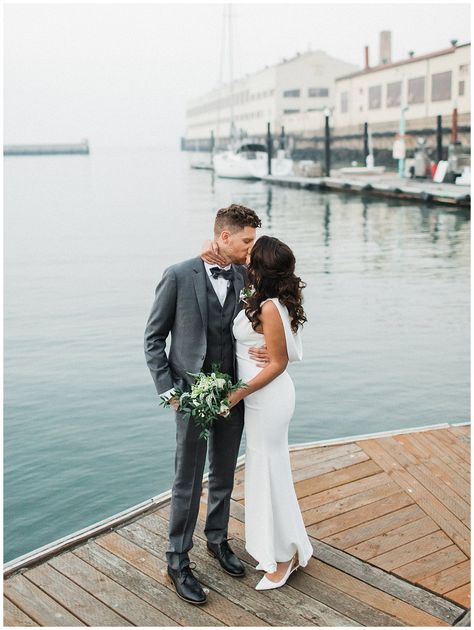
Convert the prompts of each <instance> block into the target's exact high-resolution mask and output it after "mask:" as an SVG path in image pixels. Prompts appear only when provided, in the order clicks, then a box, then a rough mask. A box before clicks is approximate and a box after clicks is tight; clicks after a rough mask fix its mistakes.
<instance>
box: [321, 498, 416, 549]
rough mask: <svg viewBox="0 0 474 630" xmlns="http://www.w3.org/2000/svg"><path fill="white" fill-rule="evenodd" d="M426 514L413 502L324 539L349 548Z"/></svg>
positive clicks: (334, 544) (342, 547)
mask: <svg viewBox="0 0 474 630" xmlns="http://www.w3.org/2000/svg"><path fill="white" fill-rule="evenodd" d="M425 516H426V515H425V513H424V512H423V510H422V509H421V508H420V507H419V506H418V505H417V504H416V503H411V504H410V505H407V506H406V507H402V508H400V509H399V510H395V511H393V512H389V513H388V514H384V515H382V516H379V517H377V518H373V519H371V520H367V521H364V522H363V523H361V524H360V525H355V526H354V527H349V528H348V529H345V530H343V531H340V532H337V533H336V534H332V535H331V536H327V537H326V538H322V541H323V542H325V543H327V544H328V545H332V546H333V547H337V548H338V549H348V548H349V547H354V546H356V545H359V544H361V543H363V542H365V541H369V540H370V539H372V538H376V537H377V536H379V535H381V534H388V533H389V532H391V531H392V530H394V529H397V528H398V527H401V526H403V525H407V524H409V523H412V522H414V521H417V520H419V519H422V518H424V517H425ZM354 555H357V554H354Z"/></svg>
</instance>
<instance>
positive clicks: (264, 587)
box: [255, 557, 299, 591]
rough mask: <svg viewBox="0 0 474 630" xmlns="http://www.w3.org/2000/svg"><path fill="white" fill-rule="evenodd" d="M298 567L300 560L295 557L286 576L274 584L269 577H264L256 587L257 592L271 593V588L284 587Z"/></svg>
mask: <svg viewBox="0 0 474 630" xmlns="http://www.w3.org/2000/svg"><path fill="white" fill-rule="evenodd" d="M298 567H299V564H298V560H297V558H296V557H293V558H292V559H291V562H290V564H289V565H288V569H287V570H286V573H285V575H284V576H283V577H282V578H281V580H280V581H279V582H272V580H269V579H268V578H267V576H266V575H264V576H263V578H262V579H261V580H260V582H259V583H258V584H257V586H256V587H255V590H256V591H269V590H270V589H271V588H280V586H283V585H284V584H286V582H287V581H288V578H289V577H290V575H291V574H292V573H293V571H296V569H297V568H298Z"/></svg>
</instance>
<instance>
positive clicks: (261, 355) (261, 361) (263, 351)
mask: <svg viewBox="0 0 474 630" xmlns="http://www.w3.org/2000/svg"><path fill="white" fill-rule="evenodd" d="M249 357H250V358H251V359H253V360H254V361H255V362H256V364H257V367H261V368H264V367H266V366H267V365H268V364H269V363H270V356H269V354H268V350H267V346H266V345H265V344H264V345H263V346H252V347H251V348H249Z"/></svg>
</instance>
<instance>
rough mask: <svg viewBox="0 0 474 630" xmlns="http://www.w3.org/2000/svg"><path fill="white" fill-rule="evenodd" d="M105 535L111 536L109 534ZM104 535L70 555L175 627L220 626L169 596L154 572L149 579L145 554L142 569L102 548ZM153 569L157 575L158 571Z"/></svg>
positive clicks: (176, 598)
mask: <svg viewBox="0 0 474 630" xmlns="http://www.w3.org/2000/svg"><path fill="white" fill-rule="evenodd" d="M106 536H111V534H107V535H106ZM106 536H102V537H101V538H100V539H98V541H100V543H101V544H99V542H98V541H96V542H93V543H89V544H87V545H84V546H82V547H79V548H78V549H76V550H74V553H75V554H76V555H78V556H79V557H80V558H81V559H83V560H85V561H86V562H88V563H89V564H91V565H92V566H93V567H95V568H96V569H98V570H99V571H101V572H102V573H103V574H104V575H106V576H108V577H110V578H111V579H113V580H115V581H116V582H118V583H119V584H121V585H122V586H125V587H126V588H128V590H129V591H131V592H132V593H134V594H135V595H138V597H141V598H142V599H143V600H145V601H146V602H148V603H149V604H151V605H152V606H154V605H159V607H160V610H161V611H162V612H163V613H164V614H165V615H166V616H167V617H170V619H174V620H175V622H176V624H177V625H180V626H197V627H210V626H222V625H224V624H222V623H221V622H219V621H218V620H217V619H215V617H213V616H212V615H210V614H208V613H207V612H206V611H205V610H204V609H202V608H200V607H197V606H193V608H190V606H189V605H187V604H186V602H183V601H182V600H181V599H179V598H178V597H170V589H169V588H167V587H166V586H163V584H162V580H165V579H166V577H165V576H164V575H162V576H161V580H160V579H157V574H156V573H155V575H153V576H151V575H149V574H148V572H147V571H146V567H145V563H146V562H147V559H148V554H144V553H143V552H142V555H143V556H144V557H145V559H144V567H143V569H144V570H143V571H142V570H141V569H137V568H136V567H135V566H133V564H131V563H130V562H128V561H126V560H123V559H122V558H121V557H119V556H117V555H115V553H112V552H111V551H109V550H108V549H107V548H105V546H104V541H105V538H106ZM151 559H153V558H151ZM148 561H149V560H148ZM155 570H156V572H157V573H158V569H157V568H156V569H155Z"/></svg>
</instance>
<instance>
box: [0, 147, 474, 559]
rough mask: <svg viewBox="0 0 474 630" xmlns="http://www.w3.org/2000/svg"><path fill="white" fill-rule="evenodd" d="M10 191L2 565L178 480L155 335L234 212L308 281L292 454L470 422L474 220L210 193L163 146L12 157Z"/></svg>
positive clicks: (250, 189) (402, 207)
mask: <svg viewBox="0 0 474 630" xmlns="http://www.w3.org/2000/svg"><path fill="white" fill-rule="evenodd" d="M4 181H5V413H4V418H5V420H4V455H5V468H4V471H5V474H4V477H5V483H4V497H5V507H4V509H5V519H4V525H5V537H4V549H5V554H4V555H5V561H8V560H11V559H12V558H15V557H17V556H19V555H21V554H24V553H26V552H28V551H30V550H32V549H35V548H37V547H39V546H41V545H44V544H46V543H49V542H51V541H53V540H55V539H57V538H60V537H62V536H64V535H67V534H69V533H71V532H73V531H76V530H78V529H81V528H83V527H86V526H87V525H90V524H91V523H94V522H96V521H99V520H101V519H103V518H106V517H107V516H110V515H112V514H115V513H116V512H119V511H121V510H123V509H126V508H127V507H129V506H131V505H134V504H136V503H139V502H141V501H143V500H145V499H148V498H149V497H151V496H153V495H156V494H158V493H160V492H162V491H164V490H166V489H168V488H169V487H170V486H171V483H172V478H173V461H174V426H173V420H172V415H171V413H170V411H168V410H164V409H162V408H161V407H159V405H158V400H157V396H156V393H155V390H154V387H153V384H152V380H151V377H150V375H149V372H148V369H147V367H146V364H145V361H144V356H143V330H144V326H145V321H146V319H147V316H148V313H149V309H150V307H151V303H152V300H153V292H154V288H155V285H156V283H157V281H158V279H159V278H160V276H161V272H162V271H163V269H164V268H165V267H166V266H167V265H168V264H171V263H173V262H176V261H178V260H182V259H184V258H189V257H191V256H194V255H196V254H197V253H198V252H199V249H200V246H201V243H202V242H203V240H204V239H205V238H207V237H208V236H209V235H210V233H211V226H212V221H213V216H214V214H215V211H216V209H218V208H219V207H222V206H224V205H228V204H229V203H231V202H240V203H243V204H245V205H248V206H251V207H253V208H254V209H255V210H256V211H257V212H258V213H259V214H260V216H261V218H262V220H263V229H262V232H265V233H269V234H272V235H275V236H278V237H279V238H281V239H282V240H284V241H286V242H287V243H288V244H290V245H291V246H292V247H293V249H294V251H295V254H296V257H297V262H298V272H299V275H301V276H302V278H303V279H304V280H305V281H306V282H307V285H308V286H307V288H306V291H305V308H306V311H307V315H308V319H309V322H308V324H307V325H306V326H305V329H304V349H305V357H304V361H303V362H302V363H301V364H297V365H291V367H290V371H291V374H292V376H293V378H294V381H295V384H296V392H297V407H296V413H295V417H294V420H293V422H292V425H291V430H290V442H291V443H300V442H307V441H314V440H322V439H330V438H337V437H343V436H351V435H358V434H364V433H372V432H377V431H384V430H389V429H398V428H405V427H416V426H423V425H427V424H433V423H440V422H446V421H448V422H462V421H467V420H469V257H470V221H469V219H468V218H466V217H465V216H463V215H455V214H450V213H448V212H446V210H444V209H443V208H425V207H420V206H418V205H407V204H402V203H400V202H387V201H384V200H370V201H366V200H364V199H363V198H361V197H359V196H342V195H338V194H334V193H328V194H322V193H318V192H311V191H303V190H292V189H285V188H279V187H273V188H271V187H268V186H267V185H265V184H263V183H261V182H239V181H225V180H216V181H214V180H213V176H212V174H211V173H209V172H203V171H193V170H190V169H189V168H188V158H187V156H186V155H184V154H181V153H179V152H177V151H176V152H174V151H160V150H158V149H130V148H125V147H124V148H123V149H97V150H94V148H93V150H92V154H91V155H90V156H88V157H85V156H54V157H20V158H18V157H16V158H6V160H5V180H4Z"/></svg>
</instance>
